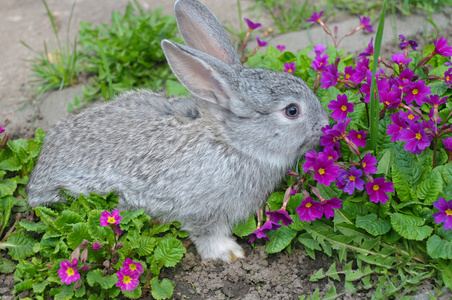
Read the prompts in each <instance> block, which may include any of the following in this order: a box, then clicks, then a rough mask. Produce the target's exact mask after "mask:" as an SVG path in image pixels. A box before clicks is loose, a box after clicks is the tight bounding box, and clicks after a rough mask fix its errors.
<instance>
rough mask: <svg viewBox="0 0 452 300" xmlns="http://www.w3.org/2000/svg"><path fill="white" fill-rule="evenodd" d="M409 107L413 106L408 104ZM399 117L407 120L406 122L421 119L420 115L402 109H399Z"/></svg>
mask: <svg viewBox="0 0 452 300" xmlns="http://www.w3.org/2000/svg"><path fill="white" fill-rule="evenodd" d="M410 107H413V106H410ZM399 117H400V118H402V119H403V120H405V121H407V122H408V123H410V122H416V121H419V120H420V119H421V117H419V116H415V115H413V114H412V113H411V111H403V110H401V111H399Z"/></svg>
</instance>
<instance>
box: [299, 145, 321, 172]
mask: <svg viewBox="0 0 452 300" xmlns="http://www.w3.org/2000/svg"><path fill="white" fill-rule="evenodd" d="M304 156H305V158H306V162H305V163H304V164H303V166H302V168H303V171H304V172H307V171H308V170H309V169H310V168H311V167H312V166H313V165H314V164H315V162H316V161H317V157H318V155H317V151H316V150H315V149H312V150H311V151H308V152H306V153H305V155H304Z"/></svg>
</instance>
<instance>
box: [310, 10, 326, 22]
mask: <svg viewBox="0 0 452 300" xmlns="http://www.w3.org/2000/svg"><path fill="white" fill-rule="evenodd" d="M323 12H324V10H322V11H321V12H320V13H319V14H318V13H317V12H314V13H313V14H312V16H311V17H310V18H309V19H307V20H306V22H308V23H309V22H319V21H320V18H321V17H322V15H323Z"/></svg>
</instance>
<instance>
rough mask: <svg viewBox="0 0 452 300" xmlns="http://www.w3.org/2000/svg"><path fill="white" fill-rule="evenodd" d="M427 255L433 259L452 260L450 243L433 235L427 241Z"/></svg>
mask: <svg viewBox="0 0 452 300" xmlns="http://www.w3.org/2000/svg"><path fill="white" fill-rule="evenodd" d="M427 253H428V255H430V256H431V257H432V258H435V259H436V258H444V259H452V242H451V241H447V240H445V239H442V238H440V237H439V236H437V235H436V234H434V235H432V236H431V237H430V238H429V239H428V240H427Z"/></svg>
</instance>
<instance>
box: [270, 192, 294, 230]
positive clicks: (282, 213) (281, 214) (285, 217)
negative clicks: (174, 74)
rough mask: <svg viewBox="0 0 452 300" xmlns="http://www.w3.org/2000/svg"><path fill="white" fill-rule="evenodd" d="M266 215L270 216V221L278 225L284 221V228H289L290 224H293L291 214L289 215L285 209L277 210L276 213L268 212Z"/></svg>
mask: <svg viewBox="0 0 452 300" xmlns="http://www.w3.org/2000/svg"><path fill="white" fill-rule="evenodd" d="M293 191H295V190H293ZM293 191H292V192H293ZM295 192H296V191H295ZM265 214H267V215H269V216H270V221H272V222H273V223H278V222H279V221H282V222H283V224H284V226H289V225H290V224H292V223H293V220H292V218H291V217H290V216H289V214H288V213H287V211H286V210H285V209H279V210H275V211H267V212H266V213H265Z"/></svg>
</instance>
